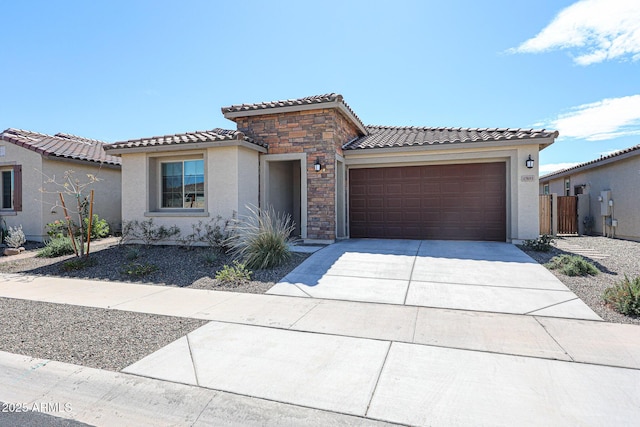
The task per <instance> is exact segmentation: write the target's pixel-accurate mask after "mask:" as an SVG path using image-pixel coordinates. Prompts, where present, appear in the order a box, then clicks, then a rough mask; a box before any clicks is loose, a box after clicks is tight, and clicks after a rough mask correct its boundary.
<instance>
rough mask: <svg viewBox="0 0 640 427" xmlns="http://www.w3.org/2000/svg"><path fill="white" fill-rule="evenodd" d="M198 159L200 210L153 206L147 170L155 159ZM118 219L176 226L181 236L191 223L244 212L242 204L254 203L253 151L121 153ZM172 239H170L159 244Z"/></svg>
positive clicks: (154, 183) (152, 178)
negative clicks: (201, 194)
mask: <svg viewBox="0 0 640 427" xmlns="http://www.w3.org/2000/svg"><path fill="white" fill-rule="evenodd" d="M181 158H182V159H185V158H202V159H204V165H205V170H204V173H205V194H206V201H205V207H204V209H203V210H200V211H196V210H192V211H190V210H180V209H173V210H167V209H159V208H158V203H157V200H158V196H157V192H159V188H160V187H159V185H160V181H159V179H160V178H159V175H158V174H157V173H156V174H153V173H150V172H149V171H150V170H153V169H154V165H155V164H157V162H158V161H159V160H170V159H181ZM122 183H123V185H122V219H123V221H133V220H137V221H145V220H147V219H149V218H153V222H154V223H155V224H156V225H158V226H160V225H164V226H166V227H171V226H174V225H175V226H178V227H179V228H180V230H181V232H182V234H183V235H187V234H189V233H191V231H192V228H191V226H192V224H196V223H198V221H203V222H208V221H210V220H212V219H215V218H216V216H218V215H220V216H222V218H224V219H229V218H232V217H234V216H238V215H240V216H242V215H246V214H248V209H247V206H249V205H254V206H258V153H257V152H256V151H254V150H250V149H247V148H245V147H242V146H224V147H212V148H207V149H201V150H186V151H172V152H158V153H145V152H140V153H125V154H123V155H122ZM165 243H174V242H165Z"/></svg>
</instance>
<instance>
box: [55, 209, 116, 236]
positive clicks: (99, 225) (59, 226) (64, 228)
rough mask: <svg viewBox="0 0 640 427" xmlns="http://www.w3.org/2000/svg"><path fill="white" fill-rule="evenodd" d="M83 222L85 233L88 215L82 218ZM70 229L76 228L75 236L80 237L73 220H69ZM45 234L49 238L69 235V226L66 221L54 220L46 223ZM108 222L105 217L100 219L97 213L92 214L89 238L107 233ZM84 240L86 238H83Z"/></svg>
mask: <svg viewBox="0 0 640 427" xmlns="http://www.w3.org/2000/svg"><path fill="white" fill-rule="evenodd" d="M82 221H83V222H84V229H85V233H86V232H88V230H89V217H88V216H87V217H85V218H83V220H82ZM71 225H72V229H77V230H78V232H77V233H76V237H80V229H79V228H76V227H75V225H74V223H73V221H71ZM46 228H47V234H48V235H49V237H51V238H56V237H64V236H67V235H69V226H68V224H67V221H64V220H59V219H57V220H55V221H53V222H50V223H48V224H47V225H46ZM109 231H110V229H109V223H108V222H107V220H105V219H101V218H100V217H99V216H98V215H97V214H93V221H91V240H95V239H101V238H103V237H107V236H108V235H109ZM85 240H86V239H85Z"/></svg>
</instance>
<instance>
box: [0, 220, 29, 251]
mask: <svg viewBox="0 0 640 427" xmlns="http://www.w3.org/2000/svg"><path fill="white" fill-rule="evenodd" d="M26 241H27V238H26V237H25V236H24V232H23V231H22V225H19V226H17V227H9V230H8V231H7V237H5V238H4V242H5V243H6V244H7V246H9V247H10V248H16V249H17V248H19V247H20V246H22V245H24V243H25V242H26Z"/></svg>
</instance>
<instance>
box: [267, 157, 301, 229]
mask: <svg viewBox="0 0 640 427" xmlns="http://www.w3.org/2000/svg"><path fill="white" fill-rule="evenodd" d="M268 167H269V187H268V195H269V199H268V201H267V203H268V205H270V206H271V207H273V209H274V210H275V211H276V212H278V213H281V214H284V215H290V216H291V220H292V221H293V222H294V223H295V230H294V232H293V234H294V235H295V236H300V235H301V211H300V209H301V197H300V195H301V192H300V161H298V160H290V161H271V162H268Z"/></svg>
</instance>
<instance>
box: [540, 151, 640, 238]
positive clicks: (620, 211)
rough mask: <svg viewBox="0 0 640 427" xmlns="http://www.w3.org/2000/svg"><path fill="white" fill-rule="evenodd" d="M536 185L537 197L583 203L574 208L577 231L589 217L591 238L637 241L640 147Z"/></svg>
mask: <svg viewBox="0 0 640 427" xmlns="http://www.w3.org/2000/svg"><path fill="white" fill-rule="evenodd" d="M539 182H540V194H554V193H555V194H558V195H560V196H579V197H580V198H581V199H583V200H584V199H586V200H585V201H584V202H582V201H580V202H579V204H578V224H579V226H580V228H581V229H583V228H584V225H585V218H586V217H591V218H593V228H592V230H591V231H592V234H603V233H606V234H607V235H610V234H613V235H615V236H617V237H621V238H625V239H632V240H640V145H636V146H634V147H631V148H627V149H626V150H621V151H617V152H615V153H613V154H610V155H608V156H603V157H601V158H599V159H596V160H592V161H590V162H586V163H581V164H579V165H576V166H574V167H571V168H568V169H563V170H561V171H558V172H553V173H550V174H547V175H544V176H542V177H540V181H539ZM602 192H608V193H605V194H603V193H602ZM607 196H608V197H609V199H610V200H611V202H609V203H607V201H606V200H605V199H606V197H607ZM600 199H602V200H600ZM603 204H606V206H603ZM581 206H584V207H585V208H584V209H582V208H581ZM602 214H607V215H602ZM614 220H615V222H612V221H614ZM603 222H604V228H603ZM614 224H615V227H613V229H612V225H614Z"/></svg>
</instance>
